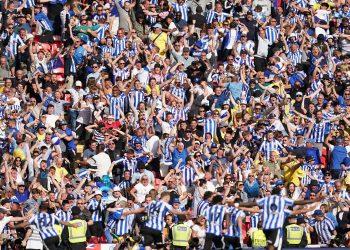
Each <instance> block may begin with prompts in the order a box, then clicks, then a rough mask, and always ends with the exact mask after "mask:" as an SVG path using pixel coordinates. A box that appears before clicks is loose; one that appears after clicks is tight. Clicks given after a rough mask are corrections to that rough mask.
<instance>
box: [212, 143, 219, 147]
mask: <svg viewBox="0 0 350 250" xmlns="http://www.w3.org/2000/svg"><path fill="white" fill-rule="evenodd" d="M210 147H211V148H217V147H218V145H217V144H216V143H212V144H211V146H210Z"/></svg>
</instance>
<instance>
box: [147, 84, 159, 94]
mask: <svg viewBox="0 0 350 250" xmlns="http://www.w3.org/2000/svg"><path fill="white" fill-rule="evenodd" d="M155 88H156V91H157V94H158V95H160V88H159V85H156V86H155ZM145 90H146V93H147V95H150V94H151V91H152V88H151V86H150V85H147V86H146V88H145Z"/></svg>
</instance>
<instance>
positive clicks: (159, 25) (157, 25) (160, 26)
mask: <svg viewBox="0 0 350 250" xmlns="http://www.w3.org/2000/svg"><path fill="white" fill-rule="evenodd" d="M153 28H159V29H161V28H162V25H161V24H160V23H156V24H155V25H153Z"/></svg>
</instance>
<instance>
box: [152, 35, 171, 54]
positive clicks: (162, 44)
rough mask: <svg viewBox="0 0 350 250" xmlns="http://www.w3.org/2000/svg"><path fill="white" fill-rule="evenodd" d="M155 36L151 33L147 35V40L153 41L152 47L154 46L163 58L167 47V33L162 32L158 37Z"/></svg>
mask: <svg viewBox="0 0 350 250" xmlns="http://www.w3.org/2000/svg"><path fill="white" fill-rule="evenodd" d="M157 36H158V34H156V33H151V34H150V35H149V38H150V39H151V41H153V43H154V45H156V46H157V47H158V48H159V54H160V55H161V56H164V55H165V52H166V47H167V41H168V35H167V33H164V32H162V33H161V34H160V35H159V36H158V37H157ZM156 38H157V39H156Z"/></svg>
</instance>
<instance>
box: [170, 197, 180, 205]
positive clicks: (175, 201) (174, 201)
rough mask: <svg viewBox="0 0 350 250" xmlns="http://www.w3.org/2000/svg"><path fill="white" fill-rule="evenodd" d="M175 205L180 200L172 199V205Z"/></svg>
mask: <svg viewBox="0 0 350 250" xmlns="http://www.w3.org/2000/svg"><path fill="white" fill-rule="evenodd" d="M175 203H180V200H179V198H174V199H173V202H172V204H175Z"/></svg>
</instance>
